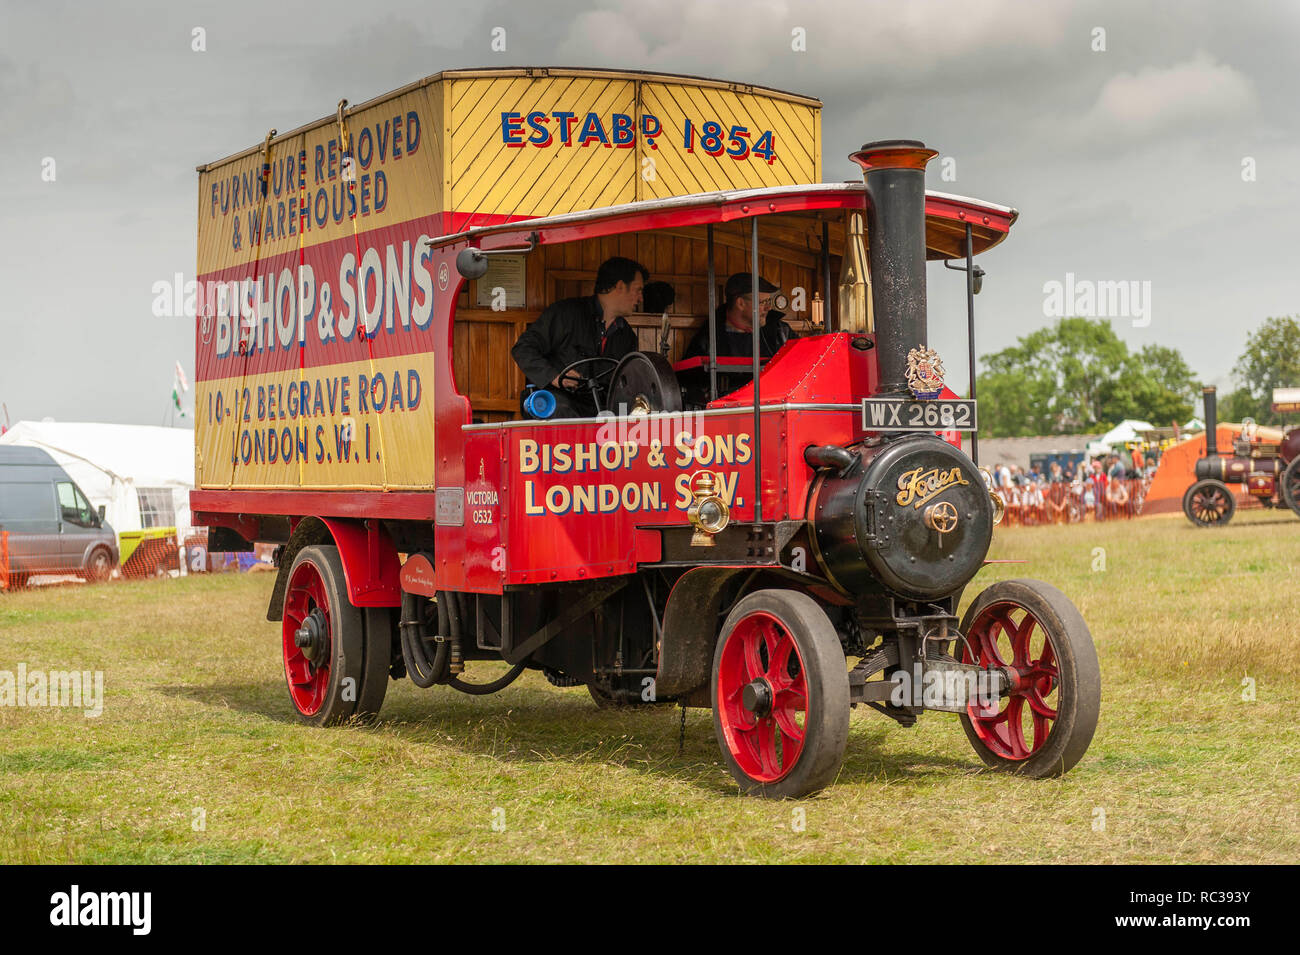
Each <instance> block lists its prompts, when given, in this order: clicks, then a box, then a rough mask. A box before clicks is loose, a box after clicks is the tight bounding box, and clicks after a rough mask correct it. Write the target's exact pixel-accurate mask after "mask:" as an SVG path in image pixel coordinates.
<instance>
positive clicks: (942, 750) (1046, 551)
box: [0, 512, 1300, 863]
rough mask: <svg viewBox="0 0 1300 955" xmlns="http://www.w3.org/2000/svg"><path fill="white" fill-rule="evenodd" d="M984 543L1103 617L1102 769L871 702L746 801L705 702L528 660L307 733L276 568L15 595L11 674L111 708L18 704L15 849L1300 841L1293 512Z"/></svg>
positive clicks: (866, 850) (7, 806) (1028, 853)
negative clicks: (479, 688) (827, 766)
mask: <svg viewBox="0 0 1300 955" xmlns="http://www.w3.org/2000/svg"><path fill="white" fill-rule="evenodd" d="M1099 547H1100V548H1104V566H1105V569H1104V570H1100V569H1098V570H1094V566H1096V567H1100V566H1101V564H1100V563H1099V561H1098V557H1100V556H1102V555H1101V554H1099V553H1098V552H1096V551H1095V548H1099ZM993 556H994V557H997V558H1002V559H1026V560H1028V562H1029V563H1027V564H1025V565H1017V564H996V565H993V566H991V567H989V568H987V569H985V570H984V571H983V572H982V573H981V575H980V577H978V578H977V581H976V584H974V585H972V587H971V589H970V590H969V591H968V596H973V595H974V593H975V592H976V591H978V590H979V589H981V588H982V587H983V586H984V585H986V584H987V583H988V582H990V581H992V580H993V579H996V578H999V577H1016V576H1034V577H1039V578H1042V579H1044V580H1049V581H1052V582H1053V583H1055V584H1057V585H1058V586H1060V587H1061V588H1062V589H1063V590H1065V591H1066V592H1067V593H1068V594H1070V596H1071V597H1072V598H1073V599H1074V600H1075V601H1076V602H1077V603H1078V604H1079V605H1080V607H1081V609H1082V610H1083V612H1084V616H1085V617H1086V618H1087V619H1088V621H1089V623H1090V626H1091V627H1092V630H1093V634H1094V637H1095V638H1096V640H1097V645H1098V649H1099V654H1100V657H1101V664H1102V678H1103V694H1104V696H1103V709H1102V722H1101V726H1100V727H1099V729H1098V733H1097V738H1096V739H1095V740H1094V742H1093V746H1092V749H1091V750H1090V752H1089V753H1088V755H1087V756H1086V757H1085V758H1084V760H1083V762H1082V763H1080V764H1079V765H1078V766H1077V767H1076V768H1075V769H1074V770H1073V771H1072V772H1071V773H1070V774H1069V775H1068V776H1066V777H1064V778H1063V779H1060V780H1052V781H1045V782H1032V781H1026V780H1019V779H1014V778H1008V777H1005V776H1002V775H999V774H996V773H991V772H988V771H986V770H984V769H983V768H982V766H981V764H980V763H979V761H978V759H977V758H976V757H975V755H974V753H973V752H972V751H971V750H970V748H969V745H968V744H967V742H966V738H965V736H964V734H963V733H962V732H961V728H960V727H959V726H958V724H957V722H956V721H955V719H954V718H952V717H949V716H946V715H944V714H937V713H936V714H928V715H926V716H925V717H924V718H922V720H921V721H920V723H919V724H918V725H917V726H916V727H915V728H913V729H903V728H901V727H898V726H895V725H894V724H892V723H891V722H889V721H887V720H885V719H884V718H883V717H880V716H878V715H877V714H875V713H872V712H856V711H855V713H854V716H853V722H852V732H851V736H850V740H849V752H848V756H847V759H846V760H845V763H844V769H843V772H842V773H841V776H840V779H839V781H838V783H837V784H836V785H835V786H834V787H833V788H832V789H830V790H828V791H827V792H826V793H823V794H822V795H820V796H818V797H815V798H811V799H806V800H802V801H799V802H795V803H770V802H764V801H760V800H754V799H745V798H740V797H738V796H736V790H735V787H734V786H733V785H732V783H731V780H730V777H728V776H727V774H726V772H725V770H724V769H723V768H722V766H721V762H720V757H719V754H718V752H717V748H716V744H715V742H714V739H713V729H712V721H711V718H710V716H709V714H707V713H706V712H704V711H702V710H692V711H690V713H689V714H688V718H687V725H686V738H685V746H684V748H683V749H682V751H681V752H680V754H679V753H678V748H677V741H678V720H679V711H676V710H671V709H666V708H665V709H656V710H651V711H641V712H635V713H630V714H616V713H608V712H604V711H600V710H597V709H595V707H594V706H592V704H591V703H590V702H589V700H588V698H587V695H586V692H585V691H584V690H581V689H575V690H556V689H554V688H552V687H550V686H549V685H547V684H546V683H545V682H544V681H543V680H542V679H541V678H540V677H538V676H533V675H529V676H528V677H526V678H525V679H523V680H521V681H520V682H519V683H518V684H516V685H515V686H514V687H512V688H510V689H509V690H507V691H505V692H504V693H501V694H499V695H497V696H495V697H489V698H484V699H468V698H465V697H462V696H460V695H458V694H454V693H452V692H451V691H448V690H441V691H420V690H417V689H416V688H414V687H413V686H411V684H410V683H409V682H407V681H403V682H402V683H400V684H394V685H392V686H391V690H390V695H389V698H388V701H387V702H386V704H385V706H384V712H383V717H384V718H383V722H381V723H380V724H379V725H377V726H374V727H353V728H344V729H336V730H324V731H321V730H312V729H309V728H306V727H303V726H301V725H299V724H298V723H297V722H296V721H295V720H294V719H293V717H292V716H291V715H290V710H289V703H288V700H287V699H286V694H285V691H284V687H283V675H282V670H281V668H280V662H279V654H278V646H277V640H278V626H277V625H275V624H270V623H267V622H266V621H265V620H264V619H263V616H264V610H265V604H266V599H267V596H268V593H269V588H270V585H271V580H270V578H269V577H266V576H234V575H231V576H213V577H191V578H188V579H181V580H160V581H152V580H150V581H139V582H131V583H122V584H113V585H108V586H99V587H87V586H66V587H57V588H49V589H46V590H37V591H32V592H28V593H19V594H13V595H5V596H2V597H0V669H10V670H12V669H15V668H16V666H17V663H18V662H19V661H22V662H25V663H26V664H27V666H28V667H29V668H30V669H67V668H72V667H76V668H77V669H92V670H94V669H99V670H102V671H103V672H104V675H105V684H106V694H107V702H106V705H105V709H104V713H103V715H102V716H100V717H99V718H97V719H87V718H85V717H83V716H82V715H81V714H80V713H78V712H68V711H64V710H52V709H16V708H9V707H4V708H0V862H209V863H210V862H329V861H335V860H338V861H349V862H405V861H419V862H434V861H533V860H536V861H552V860H566V861H582V862H626V861H643V862H679V861H680V862H698V861H740V860H751V861H778V860H780V861H805V860H806V861H855V862H862V861H867V862H871V861H891V862H897V861H908V862H981V861H1071V862H1108V861H1124V862H1167V861H1188V862H1232V863H1267V862H1292V861H1294V860H1295V859H1296V857H1297V855H1300V809H1298V808H1297V801H1296V799H1295V793H1296V792H1297V790H1298V789H1300V758H1298V757H1300V725H1298V724H1297V721H1296V719H1295V712H1296V708H1297V706H1298V705H1300V662H1298V660H1297V656H1298V654H1297V651H1296V648H1295V646H1294V643H1293V636H1294V634H1295V632H1296V629H1297V621H1300V594H1297V586H1296V585H1297V581H1298V580H1300V521H1297V520H1296V519H1295V518H1294V517H1292V516H1290V515H1289V514H1278V513H1269V512H1263V513H1259V512H1256V513H1243V514H1239V515H1238V517H1237V519H1236V520H1234V522H1233V523H1232V524H1231V525H1230V526H1229V527H1227V528H1224V529H1221V530H1215V531H1203V530H1197V529H1195V528H1193V527H1191V526H1190V525H1189V524H1187V522H1186V521H1183V520H1181V519H1178V520H1163V519H1156V520H1150V521H1139V522H1135V523H1130V522H1125V523H1119V524H1110V525H1100V526H1095V525H1082V526H1071V527H1064V528H1041V529H1024V530H1020V529H1017V530H1008V531H1006V532H1003V533H1000V534H999V536H998V540H997V543H996V545H995V550H994V554H993ZM1244 676H1249V677H1252V678H1254V679H1255V681H1256V694H1257V697H1256V700H1255V701H1254V702H1246V701H1243V699H1242V686H1241V681H1242V679H1243V677H1244ZM196 809H201V810H203V812H204V820H203V821H204V828H203V829H202V830H201V831H196V829H195V828H194V825H193V823H194V821H195V810H196ZM494 809H500V810H503V817H502V815H501V814H497V815H496V816H494V812H493V811H494ZM1098 810H1101V811H1103V812H1104V814H1105V826H1104V829H1101V830H1097V829H1096V828H1094V827H1095V824H1096V822H1097V820H1099V819H1100V818H1101V817H1100V815H1099V813H1098ZM800 813H802V814H803V816H804V817H805V818H806V827H805V828H804V830H803V831H799V827H798V825H797V823H798V819H799V815H800ZM502 818H504V831H495V830H494V829H493V822H494V819H497V820H500V819H502Z"/></svg>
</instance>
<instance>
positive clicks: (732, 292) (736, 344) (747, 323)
mask: <svg viewBox="0 0 1300 955" xmlns="http://www.w3.org/2000/svg"><path fill="white" fill-rule="evenodd" d="M778 291H780V288H779V286H776V285H773V284H772V283H771V282H769V281H768V280H767V279H765V278H763V277H762V276H759V279H758V312H759V314H760V315H763V316H764V320H763V324H762V326H761V328H760V329H759V333H758V354H759V356H760V357H762V358H771V357H772V356H773V355H775V354H776V353H777V351H779V350H780V348H781V346H782V345H784V344H785V343H786V342H787V341H789V340H790V339H791V338H793V337H794V330H793V329H792V328H791V327H790V326H789V325H787V324H786V323H785V322H784V321H783V320H782V316H783V315H784V314H785V313H784V312H781V311H778V310H777V309H776V308H774V307H773V305H774V304H775V301H776V300H775V298H774V294H775V293H776V292H778ZM753 318H754V280H753V278H752V276H751V273H749V272H737V273H736V274H735V275H733V276H731V277H730V278H729V279H727V284H726V286H725V287H724V288H723V300H722V304H721V305H719V306H718V308H717V311H716V312H715V313H714V315H713V324H714V327H715V328H716V329H717V339H718V340H717V349H718V350H717V355H718V357H719V358H726V357H730V358H751V357H752V356H753V354H754V322H753ZM708 354H709V326H708V325H707V324H706V325H704V326H703V327H701V328H700V330H699V331H698V332H696V333H695V337H694V338H692V339H691V343H690V344H689V345H687V346H686V353H685V354H684V355H683V358H694V357H696V356H698V355H704V356H707V355H708ZM681 377H682V384H683V385H684V386H685V388H686V401H687V403H688V404H689V405H690V406H692V407H704V405H705V404H707V403H708V394H709V374H708V372H707V371H706V370H703V369H699V370H692V371H689V372H685V373H684V374H683V375H682V376H681ZM749 378H750V375H749V372H748V371H747V370H746V371H743V372H740V371H733V372H731V373H723V372H722V371H719V373H718V393H719V394H720V395H725V394H728V393H730V392H732V391H735V390H736V389H737V388H740V387H742V386H743V385H744V384H745V383H746V382H747V381H749Z"/></svg>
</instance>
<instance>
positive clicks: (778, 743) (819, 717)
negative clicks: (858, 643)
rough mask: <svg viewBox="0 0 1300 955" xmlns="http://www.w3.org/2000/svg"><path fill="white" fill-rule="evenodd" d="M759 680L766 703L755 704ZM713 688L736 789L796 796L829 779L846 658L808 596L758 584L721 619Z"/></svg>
mask: <svg viewBox="0 0 1300 955" xmlns="http://www.w3.org/2000/svg"><path fill="white" fill-rule="evenodd" d="M756 684H758V685H759V690H760V692H761V694H762V695H763V696H764V697H765V698H768V699H770V703H768V704H760V707H759V709H755V710H751V709H749V708H748V707H747V706H746V705H745V702H744V699H745V687H746V686H749V687H750V688H751V690H752V689H753V688H754V686H755V685H756ZM710 687H711V690H710V692H711V699H712V703H713V728H714V732H715V734H716V736H717V740H718V747H719V748H720V749H721V750H722V756H723V760H724V761H725V763H726V766H727V770H728V771H729V772H730V773H731V775H732V777H733V778H734V779H735V780H736V782H737V783H739V785H740V789H741V791H742V792H744V793H746V794H752V795H759V796H765V797H768V798H771V799H789V798H797V797H800V796H806V795H808V794H809V793H813V792H816V791H818V790H820V789H824V788H825V787H826V786H828V785H829V784H830V783H831V782H832V781H833V780H834V779H835V777H836V775H837V774H838V773H839V770H840V765H841V763H842V762H843V760H844V749H845V746H846V745H847V743H848V736H849V677H848V666H847V662H846V660H845V656H844V650H843V648H842V647H841V645H840V640H839V636H838V635H837V634H836V632H835V627H834V626H833V625H832V624H831V621H830V618H828V617H827V616H826V612H825V611H824V610H823V609H822V608H821V607H820V606H819V605H818V603H817V601H815V600H814V599H813V598H812V597H810V596H808V595H807V594H805V593H801V592H799V591H794V590H777V589H773V590H758V591H755V592H754V593H751V594H749V595H748V596H746V597H745V598H743V599H742V600H741V601H740V602H739V603H738V604H736V606H735V608H733V609H732V611H731V613H730V614H728V616H727V619H726V622H724V623H723V625H722V631H721V634H720V636H719V638H718V642H717V647H716V649H715V651H714V655H713V676H712V680H711V683H710ZM764 705H766V707H767V710H768V711H767V713H766V714H764V713H763V708H764ZM801 713H802V716H803V722H802V725H800V724H799V722H798V719H799V714H801Z"/></svg>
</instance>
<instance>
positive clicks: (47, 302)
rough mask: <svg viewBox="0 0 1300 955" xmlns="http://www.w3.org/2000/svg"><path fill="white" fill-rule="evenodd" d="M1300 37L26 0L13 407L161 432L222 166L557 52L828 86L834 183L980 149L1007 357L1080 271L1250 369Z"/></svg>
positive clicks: (1280, 233) (1051, 13)
mask: <svg viewBox="0 0 1300 955" xmlns="http://www.w3.org/2000/svg"><path fill="white" fill-rule="evenodd" d="M195 27H203V28H204V29H205V30H206V38H207V50H206V52H202V53H196V52H193V51H192V50H191V31H192V30H193V28H195ZM494 27H504V28H505V30H506V45H507V49H506V51H505V52H504V53H498V52H493V51H492V49H491V31H492V29H493V28H494ZM798 27H801V28H803V29H804V30H805V31H806V36H807V49H806V51H803V52H796V51H794V50H792V49H791V31H792V30H794V29H795V28H798ZM1098 28H1100V29H1101V30H1104V45H1105V49H1104V51H1099V50H1096V49H1094V47H1096V46H1097V45H1099V44H1098V38H1099V36H1100V34H1098V33H1097V32H1096V31H1097V30H1098ZM1297 48H1300V4H1296V3H1292V2H1276V3H1263V2H1240V0H1239V2H1233V3H1223V2H1208V0H1180V2H1163V3H1160V2H1157V3H1142V2H1135V0H1124V2H1096V3H1085V2H1078V3H1066V2H1052V0H1024V2H1011V0H933V2H925V0H919V2H918V0H911V2H907V3H900V2H897V0H890V2H875V0H830V2H822V3H815V2H814V3H807V2H801V3H782V2H752V3H740V2H733V0H725V2H707V0H604V2H574V0H558V2H551V0H548V2H546V3H539V2H528V3H508V2H499V0H498V2H493V0H485V2H481V3H477V4H466V3H454V4H452V3H442V2H436V0H402V2H391V3H390V2H383V0H373V2H370V3H355V2H340V0H316V2H314V3H312V4H270V3H266V2H264V0H262V2H244V0H228V2H222V3H184V2H176V0H171V2H157V0H133V2H131V3H129V4H119V3H110V2H105V3H93V4H92V3H70V2H59V0H42V2H39V3H37V2H27V0H4V2H3V5H2V6H0V169H2V170H3V173H4V175H3V177H0V210H2V211H0V289H2V290H3V292H2V294H0V400H2V401H4V402H5V404H6V405H7V407H8V412H9V416H10V419H11V420H12V421H18V420H21V419H24V418H36V419H40V418H43V417H46V416H50V417H54V418H56V419H60V420H98V421H106V422H131V423H140V424H158V423H162V421H163V419H164V416H165V415H166V409H167V403H168V396H169V394H170V387H171V378H172V370H171V369H172V366H173V363H174V362H175V361H176V359H178V358H179V359H181V360H182V361H183V362H184V364H185V367H186V371H187V374H192V370H193V367H192V366H193V354H194V347H193V334H192V331H191V328H192V326H190V325H189V324H188V323H187V322H186V321H185V320H183V319H176V318H155V317H153V315H152V313H151V304H152V298H153V296H152V293H151V287H152V285H153V283H154V282H156V281H158V280H160V279H166V278H170V277H171V276H172V275H173V273H177V272H180V273H182V274H183V275H185V276H186V277H190V276H191V274H192V272H193V269H194V261H195V248H194V243H195V230H196V223H195V208H196V198H195V196H196V193H195V189H196V187H197V178H196V173H195V171H194V167H195V166H196V165H198V164H199V163H202V162H206V161H210V160H213V159H216V158H219V157H223V156H226V155H228V154H230V153H232V152H235V151H237V150H239V149H243V148H245V147H247V146H250V145H252V144H254V143H256V142H259V141H260V140H261V138H262V136H263V135H264V134H265V132H266V130H267V129H269V128H271V127H278V128H280V129H290V128H293V127H295V126H298V125H300V124H302V123H304V122H307V121H309V120H313V119H316V118H318V117H320V116H324V115H327V114H329V113H332V112H333V109H334V105H335V104H336V103H337V101H338V100H339V99H340V98H341V97H347V98H348V99H349V100H351V101H352V102H354V103H357V102H361V101H363V100H366V99H368V98H370V97H372V96H375V95H377V94H380V93H383V92H385V91H387V90H389V89H393V88H395V87H398V86H400V85H403V84H405V83H407V82H410V81H411V80H414V79H417V78H419V77H422V76H425V75H428V74H430V73H434V72H437V71H438V70H441V69H452V68H458V67H473V66H547V65H549V66H611V67H624V68H634V69H653V70H664V71H670V72H683V73H694V74H702V75H706V76H715V77H719V78H724V79H733V80H739V81H744V82H752V83H759V84H764V85H768V86H775V87H777V88H780V89H788V90H792V91H795V92H800V93H807V94H810V95H814V96H817V97H819V98H821V99H822V100H823V102H824V104H825V109H824V112H823V115H822V127H823V134H824V140H825V145H824V149H823V170H824V176H825V178H826V179H827V180H839V179H848V178H853V177H855V175H856V167H855V166H853V165H852V164H851V163H849V162H848V160H847V159H846V158H845V157H846V156H847V154H848V153H849V152H850V151H852V150H853V149H854V148H856V147H857V146H858V145H859V144H861V143H862V142H864V141H866V140H873V139H884V138H897V137H908V138H917V139H922V140H924V141H925V142H926V143H927V144H929V145H931V146H933V147H935V148H937V149H939V150H940V151H941V153H942V155H943V156H945V157H951V158H952V159H953V160H955V164H954V166H953V167H950V168H955V172H956V181H943V179H942V176H941V173H942V169H941V167H940V165H939V163H937V162H935V163H931V169H930V173H929V177H928V180H929V187H930V188H931V189H940V190H943V191H947V192H956V193H961V194H966V195H972V196H977V197H980V198H983V199H988V200H992V201H995V202H1001V203H1005V204H1007V205H1013V206H1015V207H1016V208H1018V209H1019V210H1020V213H1021V217H1020V221H1019V223H1018V224H1017V226H1016V227H1015V228H1014V229H1013V230H1012V234H1011V237H1010V238H1009V239H1008V241H1007V242H1005V243H1004V244H1003V245H1002V246H1000V247H999V248H998V249H996V250H994V251H992V252H990V253H989V254H988V255H986V256H983V257H982V259H981V264H982V265H983V267H984V268H985V269H986V270H987V271H988V273H989V275H988V279H987V280H986V284H985V289H984V292H983V293H982V294H981V295H980V297H979V299H978V300H977V312H978V328H979V333H978V339H979V350H980V353H981V354H986V353H988V352H991V351H994V350H997V349H999V348H1002V347H1004V346H1006V345H1008V344H1011V343H1013V342H1014V341H1015V339H1016V338H1017V337H1018V336H1020V335H1023V334H1025V333H1027V332H1029V331H1031V330H1033V329H1035V328H1037V327H1040V326H1042V325H1044V324H1047V323H1049V322H1050V321H1051V318H1050V317H1048V316H1047V315H1045V310H1044V299H1045V296H1044V291H1043V289H1044V283H1047V282H1050V281H1053V280H1055V281H1060V282H1064V281H1065V278H1066V275H1067V273H1073V274H1074V275H1075V277H1076V279H1077V280H1090V281H1136V282H1149V283H1150V289H1151V301H1150V306H1151V308H1150V316H1149V317H1150V322H1149V324H1146V325H1145V327H1135V325H1134V319H1133V318H1117V319H1115V320H1114V324H1115V328H1116V330H1117V331H1118V332H1119V334H1120V335H1121V336H1122V337H1123V338H1124V339H1125V340H1126V341H1128V342H1129V343H1130V344H1131V345H1132V346H1134V347H1140V346H1142V345H1144V344H1147V343H1151V342H1156V343H1160V344H1164V345H1172V346H1174V347H1177V348H1178V349H1180V350H1181V351H1182V352H1183V354H1184V356H1185V357H1186V358H1187V359H1188V361H1189V362H1190V363H1191V365H1192V367H1193V368H1194V369H1195V371H1196V372H1197V373H1198V374H1199V375H1200V376H1201V377H1202V378H1203V379H1204V380H1205V381H1207V382H1217V383H1219V384H1226V383H1227V382H1228V376H1229V374H1230V371H1231V368H1232V365H1233V363H1234V362H1235V360H1236V357H1237V355H1238V354H1239V353H1240V351H1241V349H1242V346H1243V344H1244V342H1245V339H1246V335H1247V334H1248V333H1249V332H1250V331H1251V330H1252V329H1254V328H1256V327H1257V326H1258V325H1259V324H1260V322H1262V321H1263V320H1264V319H1265V318H1267V317H1269V316H1273V315H1282V314H1293V313H1300V278H1298V277H1297V270H1296V268H1295V266H1294V264H1293V262H1292V259H1293V258H1295V252H1294V250H1292V249H1291V248H1290V240H1291V239H1292V237H1293V236H1294V235H1296V233H1297V231H1298V228H1297V223H1300V129H1298V128H1297V127H1298V126H1300V111H1298V110H1297V107H1296V102H1295V98H1296V93H1297V90H1300V57H1297V56H1296V55H1295V50H1296V49H1297ZM46 157H53V158H54V160H55V163H56V165H55V170H56V179H55V181H54V182H46V181H43V180H42V168H43V167H42V163H43V160H44V159H45V158H46ZM1248 160H1249V161H1253V162H1249V161H1248ZM1250 166H1253V169H1254V178H1253V181H1252V180H1251V179H1250V178H1249V177H1244V176H1243V169H1247V168H1248V167H1250ZM930 288H931V336H930V337H931V343H932V344H936V345H938V346H939V347H940V349H941V350H944V351H946V352H948V353H950V354H951V357H949V359H948V367H949V379H950V382H951V383H952V384H953V385H954V387H958V388H961V387H964V384H965V379H966V375H965V372H964V369H962V368H961V367H960V366H962V365H963V364H964V362H963V361H961V359H960V355H961V353H962V352H963V351H964V345H965V338H964V325H965V315H964V286H963V285H962V280H961V277H960V275H958V274H956V273H946V272H944V271H943V270H942V269H941V268H939V267H938V266H932V272H931V276H930ZM1137 321H1138V323H1139V324H1140V323H1141V322H1142V321H1143V319H1142V317H1140V316H1139V317H1138V318H1137ZM0 420H2V419H0Z"/></svg>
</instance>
